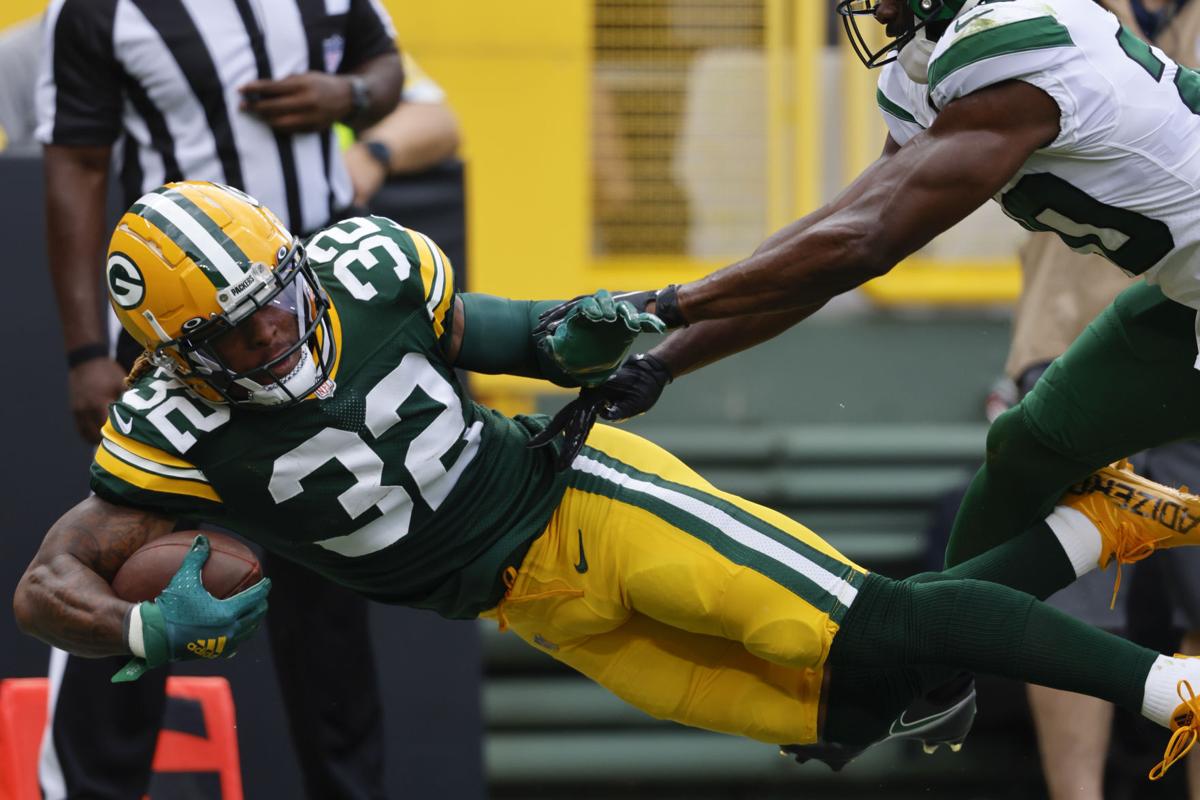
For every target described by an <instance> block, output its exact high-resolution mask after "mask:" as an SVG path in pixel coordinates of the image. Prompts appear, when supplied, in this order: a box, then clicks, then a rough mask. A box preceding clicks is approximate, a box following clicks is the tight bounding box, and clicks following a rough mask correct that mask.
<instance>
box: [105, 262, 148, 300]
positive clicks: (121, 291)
mask: <svg viewBox="0 0 1200 800" xmlns="http://www.w3.org/2000/svg"><path fill="white" fill-rule="evenodd" d="M107 278H108V294H109V296H110V297H112V301H113V302H114V303H116V304H117V305H118V306H120V307H121V308H126V309H128V308H137V307H138V306H139V305H141V302H142V298H143V297H145V296H146V281H145V279H144V278H142V273H141V271H140V270H138V268H137V264H134V263H133V261H131V260H130V258H129V256H127V255H125V254H124V253H113V254H112V255H110V256H109V257H108V270H107Z"/></svg>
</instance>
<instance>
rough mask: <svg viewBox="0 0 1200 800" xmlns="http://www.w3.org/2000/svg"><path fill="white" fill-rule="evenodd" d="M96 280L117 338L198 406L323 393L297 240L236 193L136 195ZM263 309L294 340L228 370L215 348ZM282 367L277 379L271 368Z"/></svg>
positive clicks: (323, 307)
mask: <svg viewBox="0 0 1200 800" xmlns="http://www.w3.org/2000/svg"><path fill="white" fill-rule="evenodd" d="M106 277H107V282H108V292H109V298H110V300H111V301H112V306H113V311H114V312H115V313H116V315H117V318H118V319H119V320H120V321H121V324H122V325H123V326H124V328H125V330H127V331H128V332H129V334H130V335H131V336H133V338H134V339H136V340H137V341H138V343H139V344H141V345H142V347H144V348H145V349H146V351H147V352H148V353H149V354H150V359H151V361H152V362H153V363H154V365H155V366H156V367H159V368H160V369H163V370H165V371H167V372H168V373H170V374H171V375H173V376H175V377H177V378H178V379H179V380H181V381H182V382H183V383H184V384H185V385H186V386H188V388H190V389H191V390H192V391H193V392H194V393H196V394H197V395H199V396H200V397H202V398H204V399H205V400H208V401H210V402H217V403H233V404H237V405H247V406H280V405H289V404H292V403H297V402H300V401H301V400H303V399H304V398H305V397H308V396H310V395H312V394H313V393H314V392H318V390H320V392H319V394H320V395H321V396H327V395H328V394H329V393H330V392H331V391H332V390H333V385H334V384H333V380H332V377H333V367H334V364H335V363H336V357H337V344H336V334H335V329H334V323H333V321H332V320H331V315H330V308H331V303H330V300H329V295H328V294H327V293H326V292H325V289H324V288H323V287H322V286H321V283H320V280H319V279H318V278H317V276H316V274H315V273H314V272H313V270H312V268H311V267H310V266H309V263H308V257H307V255H306V254H305V252H304V247H303V246H302V245H301V244H300V242H299V241H298V240H297V239H296V238H295V237H294V236H292V234H291V233H289V232H288V230H287V229H286V228H285V227H284V225H283V223H282V222H280V220H279V218H278V217H276V216H275V215H274V214H273V213H271V211H270V210H269V209H267V208H265V207H263V206H262V205H261V204H260V203H259V202H258V201H257V200H255V199H253V198H252V197H250V196H249V195H246V194H245V193H243V192H240V191H237V190H235V189H231V188H230V187H228V186H222V185H220V184H215V183H204V182H198V181H189V182H184V183H172V184H168V185H166V186H163V187H161V188H159V189H155V190H154V191H152V192H149V193H147V194H145V195H143V196H142V197H141V198H139V199H138V201H137V202H136V203H134V204H133V206H132V207H130V209H129V211H127V212H126V213H125V214H124V216H122V217H121V219H120V221H119V222H118V223H117V227H116V230H115V231H114V232H113V236H112V241H111V243H110V245H109V251H108V269H107V275H106ZM267 306H274V307H275V308H278V309H282V310H284V311H286V312H287V313H289V314H291V315H293V316H294V317H295V318H296V325H297V336H298V339H297V341H296V343H295V344H294V345H293V346H291V347H290V348H287V349H286V352H284V353H282V354H280V355H277V356H276V357H274V358H272V359H271V360H270V361H268V362H267V363H266V364H261V365H258V366H256V367H255V368H254V369H251V370H247V371H245V372H237V371H235V370H233V369H231V368H230V367H229V366H228V365H227V364H225V362H224V361H223V360H222V358H221V357H220V355H219V354H218V352H217V350H216V348H215V347H214V346H213V344H214V342H215V340H216V339H217V338H218V337H220V336H221V335H222V334H224V333H226V332H228V331H230V330H232V329H233V328H234V327H236V326H237V325H238V324H239V323H241V322H242V321H244V320H246V319H247V318H249V317H250V316H251V315H252V314H254V313H255V312H256V311H258V310H260V309H262V308H265V307H267ZM297 354H298V357H297ZM285 362H288V363H289V372H288V374H287V375H286V376H284V377H282V378H280V377H278V376H277V375H276V374H274V373H273V372H272V371H271V370H272V368H274V367H278V366H279V365H281V364H284V363H285ZM291 362H295V367H294V368H291V367H290V364H291Z"/></svg>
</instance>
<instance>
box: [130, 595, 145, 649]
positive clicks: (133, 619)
mask: <svg viewBox="0 0 1200 800" xmlns="http://www.w3.org/2000/svg"><path fill="white" fill-rule="evenodd" d="M129 649H130V650H131V651H132V652H133V654H134V655H135V656H137V657H138V658H145V657H146V640H145V638H144V637H143V635H142V604H141V603H137V604H135V605H134V607H133V608H132V609H131V610H130V612H129Z"/></svg>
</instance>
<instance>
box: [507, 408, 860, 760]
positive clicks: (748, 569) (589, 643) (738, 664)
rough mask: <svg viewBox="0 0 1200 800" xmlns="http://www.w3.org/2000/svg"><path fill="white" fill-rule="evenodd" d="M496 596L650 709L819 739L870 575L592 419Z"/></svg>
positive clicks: (561, 653)
mask: <svg viewBox="0 0 1200 800" xmlns="http://www.w3.org/2000/svg"><path fill="white" fill-rule="evenodd" d="M587 444H588V446H587V447H585V448H584V450H583V451H582V453H581V454H580V456H579V457H577V458H576V459H575V462H574V463H573V464H572V465H571V477H570V487H569V488H568V490H567V492H566V494H565V496H564V497H563V500H562V503H561V504H560V505H559V507H558V509H557V510H556V511H555V513H554V516H553V517H552V518H551V520H550V523H549V524H548V525H547V527H546V530H545V531H544V532H543V533H542V534H541V535H540V536H539V537H538V539H536V540H535V541H534V543H533V545H532V547H531V548H530V550H529V553H528V554H527V555H526V557H525V560H524V561H523V562H522V564H521V567H520V569H519V571H517V572H516V574H515V575H513V574H511V573H510V575H509V576H508V578H509V580H510V589H509V592H508V594H507V595H506V597H505V599H504V600H503V601H502V602H501V603H500V605H499V606H497V608H495V609H492V610H491V611H488V612H486V613H485V614H484V616H486V617H492V618H496V619H498V621H499V622H500V624H501V626H502V627H509V628H511V629H512V630H514V631H515V632H516V633H517V634H518V635H519V636H521V638H523V639H525V640H526V641H527V642H529V643H531V644H533V645H534V646H535V647H538V648H540V649H542V650H544V651H547V652H549V653H550V654H551V655H553V656H554V657H555V658H556V659H558V660H559V661H562V662H563V663H565V664H568V665H570V666H571V667H573V668H575V669H576V670H578V671H579V672H582V673H583V674H584V675H587V676H588V677H589V678H592V679H593V680H595V681H596V682H597V683H600V684H601V685H603V686H605V687H607V688H608V689H609V690H611V691H612V692H614V693H615V694H616V695H618V696H619V697H621V698H622V699H624V700H626V701H627V702H629V703H631V704H633V705H635V706H637V707H638V708H640V709H642V710H643V711H645V712H647V713H649V714H651V715H652V716H655V717H659V718H663V719H671V720H675V721H677V722H681V723H684V724H687V725H692V726H695V727H699V728H706V729H708V730H713V731H720V732H723V733H731V734H737V735H741V736H747V737H749V738H751V739H757V740H759V741H763V742H769V743H773V744H792V743H797V744H804V743H808V742H814V741H816V740H817V735H818V729H817V715H818V709H819V707H820V694H821V684H822V680H823V666H824V664H825V659H826V657H827V656H828V654H829V647H830V645H831V643H832V642H833V637H834V636H835V635H836V633H837V630H838V624H839V622H840V621H841V619H842V617H843V616H844V615H845V613H846V611H847V609H848V608H849V605H850V603H852V602H853V600H854V597H855V595H856V594H857V590H858V587H859V586H860V585H861V584H862V580H863V576H864V575H865V574H866V571H865V570H863V569H862V568H861V567H859V566H857V565H855V564H853V563H852V562H850V561H849V560H848V559H846V558H845V557H844V556H842V555H841V554H840V553H838V552H837V551H836V550H835V549H834V548H832V547H831V546H829V545H828V544H827V543H826V542H824V541H823V540H821V538H820V537H818V536H817V535H816V534H814V533H812V532H811V531H809V530H808V529H806V528H805V527H804V526H802V525H800V524H798V523H796V522H794V521H793V520H791V519H789V518H788V517H786V516H784V515H783V514H780V513H778V512H775V511H772V510H771V509H768V508H765V507H763V506H760V505H757V504H755V503H751V502H749V501H747V500H743V499H742V498H739V497H736V496H734V495H731V494H727V493H725V492H721V491H718V490H717V489H716V488H714V487H713V486H712V485H711V484H709V483H708V482H707V481H705V480H704V479H703V478H701V477H700V476H699V475H697V474H696V473H695V472H693V471H692V470H691V469H689V468H688V467H687V466H685V465H684V464H683V462H681V461H680V460H679V459H677V458H675V457H674V456H672V455H671V454H670V453H668V452H667V451H665V450H663V449H662V448H660V447H658V446H657V445H654V444H651V443H650V442H648V441H646V440H644V439H641V438H639V437H637V436H634V435H632V434H630V433H627V432H624V431H621V430H618V429H616V428H611V427H607V426H597V427H596V428H595V430H594V431H593V432H592V434H591V436H590V437H589V438H588V443H587Z"/></svg>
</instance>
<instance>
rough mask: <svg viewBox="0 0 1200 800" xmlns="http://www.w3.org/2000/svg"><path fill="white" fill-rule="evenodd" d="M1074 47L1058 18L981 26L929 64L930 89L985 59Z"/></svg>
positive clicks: (1042, 18) (1069, 35)
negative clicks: (955, 73)
mask: <svg viewBox="0 0 1200 800" xmlns="http://www.w3.org/2000/svg"><path fill="white" fill-rule="evenodd" d="M981 22H983V21H982V20H981ZM1074 45H1075V43H1074V42H1073V41H1071V34H1070V32H1069V31H1068V30H1067V29H1066V28H1065V27H1064V26H1063V25H1062V24H1061V23H1059V22H1058V20H1056V19H1054V17H1048V16H1047V17H1034V18H1033V19H1024V20H1020V21H1018V22H1010V23H1008V24H1004V25H993V26H991V27H981V28H980V30H979V32H978V33H972V34H969V35H967V36H964V37H963V38H961V39H959V40H958V41H956V42H953V43H952V44H951V45H950V47H948V48H947V49H946V52H944V53H942V54H941V55H939V56H938V57H937V58H935V59H934V60H933V63H932V64H930V65H929V88H930V90H933V89H935V88H937V85H938V84H939V83H941V82H942V81H944V80H945V79H946V78H948V77H949V76H950V75H951V74H953V73H954V72H957V71H958V70H960V69H962V68H963V67H966V66H969V65H971V64H974V63H976V62H978V61H983V60H984V59H988V58H995V57H997V56H1005V55H1012V54H1013V53H1023V52H1027V51H1030V50H1046V49H1049V48H1053V47H1073V46H1074Z"/></svg>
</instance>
